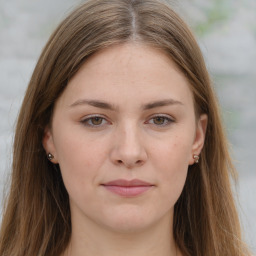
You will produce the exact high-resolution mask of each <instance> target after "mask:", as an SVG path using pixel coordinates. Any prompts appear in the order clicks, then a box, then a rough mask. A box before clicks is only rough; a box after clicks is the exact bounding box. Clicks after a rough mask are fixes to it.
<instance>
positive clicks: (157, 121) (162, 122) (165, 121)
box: [146, 115, 174, 126]
mask: <svg viewBox="0 0 256 256" xmlns="http://www.w3.org/2000/svg"><path fill="white" fill-rule="evenodd" d="M173 122H174V120H173V119H171V118H170V117H168V116H162V115H159V116H154V117H152V118H151V119H149V121H147V122H146V123H148V124H153V125H156V126H167V125H169V124H171V123H173Z"/></svg>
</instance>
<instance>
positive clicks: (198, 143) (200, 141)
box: [189, 114, 208, 165]
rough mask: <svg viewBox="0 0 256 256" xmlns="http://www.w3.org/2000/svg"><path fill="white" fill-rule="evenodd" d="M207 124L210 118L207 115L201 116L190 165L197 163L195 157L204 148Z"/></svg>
mask: <svg viewBox="0 0 256 256" xmlns="http://www.w3.org/2000/svg"><path fill="white" fill-rule="evenodd" d="M207 123H208V116H207V115H206V114H203V115H201V116H200V117H199V119H198V122H197V127H196V133H195V138H194V142H193V145H192V152H191V158H190V162H189V164H190V165H191V164H194V163H195V162H196V160H195V157H194V156H195V155H196V156H199V155H200V153H201V150H202V148H203V146H204V141H205V134H206V130H207ZM197 162H198V161H197Z"/></svg>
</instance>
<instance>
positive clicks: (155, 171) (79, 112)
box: [43, 43, 207, 256]
mask: <svg viewBox="0 0 256 256" xmlns="http://www.w3.org/2000/svg"><path fill="white" fill-rule="evenodd" d="M92 101H93V102H92ZM95 101H96V102H97V103H95ZM98 102H100V104H99V103H98ZM102 102H103V103H107V104H102ZM156 102H157V103H156ZM159 102H160V103H161V104H160V103H159ZM95 116H96V117H95ZM206 125H207V117H206V116H205V115H201V116H200V118H199V119H196V117H195V110H194V105H193V95H192V92H191V90H190V86H189V83H188V81H187V80H186V78H185V77H184V75H183V74H182V73H181V72H180V71H179V70H178V68H177V67H176V66H175V64H174V63H173V61H172V60H171V59H170V58H169V57H168V56H166V54H165V53H163V52H162V51H160V50H158V49H154V48H152V47H149V46H145V45H142V44H139V43H129V44H124V45H118V46H113V47H110V48H108V49H104V50H102V51H100V52H98V53H96V54H95V55H93V56H92V57H90V59H89V60H88V61H87V62H86V63H85V64H84V65H83V66H82V68H81V69H80V70H79V71H78V73H77V74H76V75H75V76H74V77H73V78H72V80H71V81H70V82H69V84H68V86H67V88H66V89H65V91H64V93H63V94H62V95H61V97H60V98H59V99H58V101H57V102H56V104H55V108H54V113H53V119H52V124H51V128H49V127H47V128H46V129H45V136H44V139H43V145H44V147H45V150H46V152H51V153H52V154H53V155H54V159H53V160H52V162H53V163H55V164H57V163H58V164H59V165H60V169H61V173H62V176H63V180H64V184H65V186H66V189H67V191H68V193H69V197H70V207H71V218H72V235H71V242H70V244H69V246H68V249H67V250H66V252H65V254H64V255H76V256H80V255H83V256H87V255H96V256H97V255H101V256H102V255H104V256H107V255H111V256H113V255H133V256H136V255H140V256H143V255H147V256H149V255H163V256H165V255H166V256H167V255H168V256H170V255H181V254H180V252H179V251H177V248H176V246H175V242H174V239H173V234H172V226H173V211H174V205H175V202H176V201H177V200H178V198H179V196H180V194H181V192H182V189H183V186H184V183H185V179H186V176H187V171H188V166H189V165H192V164H194V159H193V154H197V155H199V154H200V151H201V149H202V147H203V143H204V136H205V130H206ZM116 179H125V180H132V179H140V180H143V181H146V182H148V183H150V184H151V185H152V187H151V188H150V189H149V190H147V191H146V192H144V193H142V194H140V195H138V196H133V197H126V196H120V195H117V194H115V193H113V192H111V191H109V190H107V189H106V188H105V187H104V186H102V184H105V183H107V182H109V181H112V180H116ZM170 241H171V243H170Z"/></svg>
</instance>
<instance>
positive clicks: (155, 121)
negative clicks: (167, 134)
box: [154, 117, 164, 124]
mask: <svg viewBox="0 0 256 256" xmlns="http://www.w3.org/2000/svg"><path fill="white" fill-rule="evenodd" d="M154 123H155V124H163V123H164V117H156V118H154Z"/></svg>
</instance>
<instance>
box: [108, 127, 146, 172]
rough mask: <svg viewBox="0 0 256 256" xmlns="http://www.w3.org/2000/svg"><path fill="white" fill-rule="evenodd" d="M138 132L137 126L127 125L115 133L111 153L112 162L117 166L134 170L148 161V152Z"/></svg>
mask: <svg viewBox="0 0 256 256" xmlns="http://www.w3.org/2000/svg"><path fill="white" fill-rule="evenodd" d="M138 130H139V128H137V127H136V126H135V127H134V126H133V127H132V126H128V125H127V126H126V127H123V128H120V129H118V131H116V132H115V136H114V139H113V141H112V143H113V144H112V145H113V146H112V150H111V153H110V158H111V161H112V162H113V163H114V164H115V165H120V166H125V167H126V168H128V169H132V168H134V167H138V166H141V165H143V164H144V163H145V162H146V161H147V157H148V156H147V152H146V150H145V147H144V146H143V139H142V137H141V136H140V134H139V131H138Z"/></svg>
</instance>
